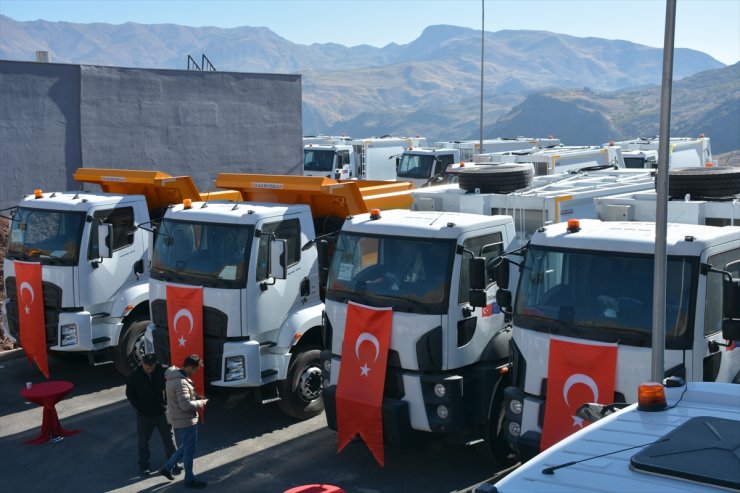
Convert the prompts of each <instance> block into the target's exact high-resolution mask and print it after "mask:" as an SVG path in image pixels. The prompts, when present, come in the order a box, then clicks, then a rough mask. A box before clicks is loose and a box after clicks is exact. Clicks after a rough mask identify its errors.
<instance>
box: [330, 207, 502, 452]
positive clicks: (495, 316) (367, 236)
mask: <svg viewBox="0 0 740 493" xmlns="http://www.w3.org/2000/svg"><path fill="white" fill-rule="evenodd" d="M514 237H515V232H514V222H513V220H512V218H511V217H510V216H483V215H480V214H464V213H456V212H439V211H431V212H430V211H403V210H376V211H373V212H372V213H369V214H361V215H356V216H353V217H351V218H348V219H347V221H345V223H344V225H343V226H342V229H341V232H340V233H339V236H338V238H337V240H336V243H335V245H334V254H333V256H332V259H331V264H330V268H329V271H328V282H327V286H326V300H325V305H326V311H325V315H324V320H323V324H324V332H325V340H326V341H329V342H328V343H327V348H326V351H324V352H323V353H322V361H323V369H324V380H325V384H324V385H325V389H324V401H325V404H326V419H327V424H328V426H329V427H330V428H331V429H335V430H336V429H337V426H338V423H337V405H338V401H337V395H338V394H339V393H340V392H341V391H342V389H341V388H340V385H341V381H342V380H341V379H342V377H341V374H342V371H344V367H343V361H345V357H347V356H348V355H347V354H345V353H344V352H343V343H344V341H345V339H346V337H347V332H348V327H347V322H348V310H349V307H350V305H352V304H354V303H357V304H362V305H364V306H368V307H372V308H375V309H382V308H386V309H392V322H391V327H390V343H389V347H388V357H387V364H386V367H385V384H384V387H383V389H382V410H381V411H382V428H383V429H382V434H383V437H384V440H385V442H388V443H396V444H407V443H410V442H411V441H413V440H414V439H415V438H416V437H417V435H418V434H429V433H432V434H435V435H437V436H440V437H444V438H446V439H448V440H449V441H451V442H454V443H458V444H470V445H475V446H476V447H477V448H478V450H479V451H480V452H481V453H482V454H483V455H484V456H485V457H487V458H492V459H495V460H497V461H500V462H502V463H504V462H506V460H507V457H508V456H509V454H510V451H509V449H508V446H507V444H506V442H505V441H504V440H503V436H502V429H501V423H502V418H503V388H504V387H505V386H507V385H509V380H508V370H509V350H508V346H509V338H510V330H509V329H507V328H506V324H505V320H504V314H503V313H501V311H500V310H499V309H498V306H497V304H496V302H495V301H494V297H495V293H496V289H497V287H496V281H495V279H492V278H490V277H485V275H484V272H483V269H482V268H479V269H477V271H476V272H478V273H479V276H478V277H476V278H473V277H472V275H471V264H472V263H474V262H478V263H481V262H482V263H483V264H485V261H486V260H490V259H492V258H495V257H497V256H498V255H500V254H501V253H502V252H504V251H505V250H506V249H507V248H508V247H509V246H510V245H511V242H512V241H513V240H514ZM358 340H359V338H358ZM347 371H350V370H349V369H348V370H347ZM371 371H372V370H371Z"/></svg>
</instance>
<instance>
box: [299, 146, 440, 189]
mask: <svg viewBox="0 0 740 493" xmlns="http://www.w3.org/2000/svg"><path fill="white" fill-rule="evenodd" d="M425 143H426V139H423V138H420V137H413V138H412V137H378V138H368V139H353V140H349V141H345V142H342V143H327V144H307V145H305V146H303V175H304V176H320V177H326V178H332V179H336V180H351V179H356V180H395V179H396V167H397V165H398V158H399V156H400V155H401V154H402V153H403V151H404V150H406V149H408V148H410V147H419V146H423V145H424V144H425Z"/></svg>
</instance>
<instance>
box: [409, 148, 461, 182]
mask: <svg viewBox="0 0 740 493" xmlns="http://www.w3.org/2000/svg"><path fill="white" fill-rule="evenodd" d="M459 161H460V151H459V150H458V149H433V148H428V147H414V148H411V149H407V150H405V151H403V154H401V159H400V161H399V163H398V172H397V173H396V176H397V178H398V179H399V180H404V181H410V182H412V183H413V184H414V188H421V187H427V186H429V185H436V184H437V183H441V182H442V181H443V180H444V174H445V171H446V170H447V167H448V166H450V165H451V164H453V163H457V162H459Z"/></svg>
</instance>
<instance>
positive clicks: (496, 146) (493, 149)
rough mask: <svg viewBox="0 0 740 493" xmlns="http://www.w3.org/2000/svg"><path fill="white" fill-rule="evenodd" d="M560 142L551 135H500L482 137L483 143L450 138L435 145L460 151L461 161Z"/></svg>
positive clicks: (544, 147) (545, 146) (550, 145)
mask: <svg viewBox="0 0 740 493" xmlns="http://www.w3.org/2000/svg"><path fill="white" fill-rule="evenodd" d="M560 144H561V142H560V139H556V138H553V137H547V138H532V137H511V138H506V137H501V138H497V139H483V145H481V141H480V140H452V141H447V142H435V143H434V145H435V147H439V148H448V149H457V150H459V151H460V160H461V161H470V162H472V161H474V158H475V156H476V155H478V154H487V153H500V152H507V151H516V150H521V149H546V148H548V147H555V146H559V145H560Z"/></svg>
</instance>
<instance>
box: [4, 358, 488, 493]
mask: <svg viewBox="0 0 740 493" xmlns="http://www.w3.org/2000/svg"><path fill="white" fill-rule="evenodd" d="M18 355H20V354H19V353H15V356H18ZM9 356H11V355H10V354H6V355H3V357H2V358H0V460H1V461H2V469H3V471H4V475H3V477H2V479H0V487H1V488H2V490H3V491H8V492H11V491H23V492H25V493H33V492H51V491H53V492H71V493H87V492H92V493H97V492H107V491H116V492H174V491H190V490H186V489H185V488H184V487H183V485H182V481H181V479H180V478H182V476H179V477H176V478H175V481H173V482H170V481H168V480H167V479H165V478H163V477H161V476H159V475H157V474H156V473H154V474H153V475H151V476H149V477H142V476H141V475H140V474H139V471H138V466H137V447H136V416H135V413H134V411H133V409H132V408H131V406H130V405H129V404H128V402H127V401H126V398H125V395H124V383H125V380H124V378H123V377H122V376H121V375H120V374H118V373H117V372H116V371H115V369H114V368H113V366H112V365H103V366H96V367H92V366H89V365H88V363H87V361H86V360H85V359H74V360H58V359H55V358H50V360H49V367H50V373H51V378H52V379H53V380H69V381H71V382H73V383H74V385H75V387H74V389H73V390H72V391H71V392H70V394H69V395H68V396H67V397H66V398H65V399H64V400H62V401H61V402H60V403H59V404H57V411H58V413H59V417H60V420H61V422H62V425H63V426H64V427H65V428H66V429H80V430H82V431H81V432H80V433H79V434H77V435H73V436H69V437H65V438H64V439H63V440H62V441H59V442H56V443H46V444H42V445H27V444H25V443H24V442H25V441H26V440H29V439H32V438H34V437H36V436H37V435H38V433H39V430H40V424H41V416H42V412H41V408H40V407H39V406H37V405H36V404H33V403H29V402H26V401H25V400H24V399H23V398H22V397H21V396H20V394H19V392H20V390H21V388H23V387H24V386H25V382H27V381H31V382H41V381H43V380H44V377H43V375H42V374H41V373H40V372H39V371H38V370H37V369H35V368H34V367H31V365H30V364H29V362H28V360H27V359H26V358H25V357H21V358H17V357H9ZM207 394H208V397H209V398H210V399H211V400H210V401H209V404H208V407H207V408H206V412H205V422H204V423H203V424H202V425H201V426H200V428H199V443H198V450H197V457H196V460H195V468H194V469H195V472H196V474H197V476H198V478H199V479H201V480H203V481H206V482H208V484H209V485H208V488H207V489H206V490H205V491H213V492H216V491H217V492H241V493H251V492H255V493H256V492H259V493H282V492H284V491H285V490H288V489H290V488H294V487H296V486H300V485H308V484H314V483H323V484H331V485H335V486H339V487H341V488H343V489H344V490H345V491H346V492H347V493H376V492H378V493H379V492H389V493H393V492H425V493H426V492H429V493H434V492H455V491H465V490H466V489H467V488H468V487H470V486H472V485H475V484H477V483H479V482H482V481H485V480H486V479H488V478H489V477H491V476H492V475H494V474H495V473H496V472H497V471H496V468H495V467H494V466H493V465H492V464H489V463H486V462H484V461H482V460H481V459H479V458H478V456H477V455H476V454H475V451H474V450H472V449H469V448H465V447H462V446H456V445H449V444H445V443H443V442H438V441H426V442H425V443H423V444H417V445H416V446H414V447H409V448H398V447H393V446H388V445H387V446H386V447H385V467H384V468H381V467H380V466H379V465H378V464H377V463H376V462H375V460H374V459H373V457H372V455H371V454H370V452H369V451H368V449H367V447H366V446H365V444H364V443H362V442H361V441H359V440H355V441H354V442H352V443H350V444H349V445H348V446H347V447H346V448H345V449H344V450H343V451H342V452H340V453H337V436H336V433H335V432H334V431H332V430H330V429H328V428H327V427H326V421H325V418H324V415H323V414H322V415H320V416H317V417H315V418H313V419H310V420H307V421H302V422H301V421H296V420H294V419H291V418H289V417H287V416H285V415H283V414H282V413H281V412H280V410H279V409H278V407H277V405H276V404H274V403H273V404H267V405H261V404H257V403H256V402H255V400H254V399H253V398H252V396H251V395H250V394H248V393H246V392H233V391H223V390H218V389H216V390H213V389H210V390H209V389H207ZM151 451H152V468H153V469H156V468H159V467H160V466H161V465H162V464H163V463H164V460H165V457H164V451H163V448H162V445H161V441H160V439H159V437H158V436H157V435H156V433H155V434H154V435H153V436H152V440H151Z"/></svg>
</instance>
